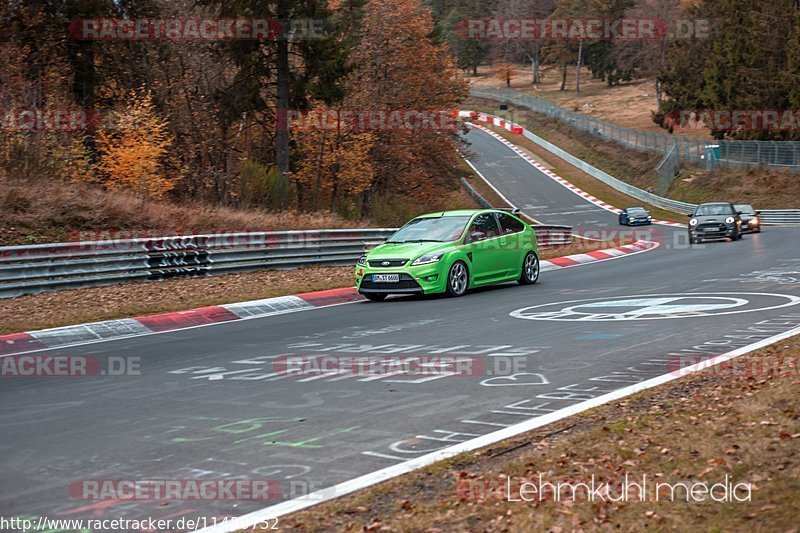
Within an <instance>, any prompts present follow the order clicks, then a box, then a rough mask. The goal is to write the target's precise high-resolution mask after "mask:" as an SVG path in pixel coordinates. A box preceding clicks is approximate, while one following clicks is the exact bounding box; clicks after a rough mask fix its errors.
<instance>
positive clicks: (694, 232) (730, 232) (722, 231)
mask: <svg viewBox="0 0 800 533" xmlns="http://www.w3.org/2000/svg"><path fill="white" fill-rule="evenodd" d="M689 235H690V236H691V237H693V238H695V239H726V238H729V237H730V238H733V236H734V235H736V226H733V225H725V226H719V227H715V228H708V227H703V226H702V225H701V226H699V227H697V228H689Z"/></svg>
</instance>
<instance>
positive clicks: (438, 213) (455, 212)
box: [416, 209, 510, 218]
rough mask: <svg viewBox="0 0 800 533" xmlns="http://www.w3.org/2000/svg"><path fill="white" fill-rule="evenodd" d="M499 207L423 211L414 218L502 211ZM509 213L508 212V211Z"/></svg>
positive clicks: (463, 215)
mask: <svg viewBox="0 0 800 533" xmlns="http://www.w3.org/2000/svg"><path fill="white" fill-rule="evenodd" d="M502 212H503V211H501V210H499V209H454V210H452V211H435V212H433V213H425V214H424V215H420V216H418V217H416V218H441V217H465V216H472V215H476V214H478V213H502ZM509 214H510V213H509Z"/></svg>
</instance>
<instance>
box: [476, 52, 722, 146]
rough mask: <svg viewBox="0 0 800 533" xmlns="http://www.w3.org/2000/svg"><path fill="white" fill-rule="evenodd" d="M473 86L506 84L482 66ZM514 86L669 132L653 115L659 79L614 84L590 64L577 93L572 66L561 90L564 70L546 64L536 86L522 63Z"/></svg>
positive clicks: (691, 133)
mask: <svg viewBox="0 0 800 533" xmlns="http://www.w3.org/2000/svg"><path fill="white" fill-rule="evenodd" d="M470 82H471V86H472V87H475V88H480V87H505V82H504V81H501V80H498V79H497V78H496V77H495V76H494V74H493V73H492V71H491V69H490V68H489V67H482V68H480V69H478V77H477V78H470ZM511 88H512V89H514V90H517V91H521V92H526V93H528V94H532V95H534V96H538V97H539V98H542V99H544V100H548V101H550V102H553V103H555V104H558V105H560V106H561V107H563V108H565V109H569V110H570V111H577V112H579V113H583V114H586V115H589V116H591V117H593V118H596V119H599V120H605V121H607V122H612V123H614V124H619V125H620V126H624V127H626V128H634V129H637V130H642V131H649V132H654V133H662V134H663V133H666V130H664V129H662V128H661V127H659V126H658V124H656V123H655V122H653V120H652V118H651V113H652V112H654V111H656V107H657V103H656V97H655V80H654V79H652V78H646V79H643V80H635V81H632V82H629V83H622V84H621V85H616V86H614V87H609V86H608V84H607V83H606V82H604V81H602V80H599V79H593V78H592V73H591V71H589V68H588V67H584V69H583V70H582V71H581V92H580V94H578V93H576V92H575V68H574V67H573V68H571V69H570V71H569V73H568V76H567V87H566V90H565V91H561V90H560V88H561V69H560V68H559V67H551V66H548V67H544V68H543V69H542V83H540V84H539V85H538V86H536V87H534V86H533V84H531V73H530V68H525V67H522V66H518V67H517V68H516V69H515V72H514V76H513V78H512V80H511ZM676 134H677V135H680V136H687V137H692V138H702V139H710V136H709V135H708V133H707V132H703V131H698V130H685V131H678V132H676Z"/></svg>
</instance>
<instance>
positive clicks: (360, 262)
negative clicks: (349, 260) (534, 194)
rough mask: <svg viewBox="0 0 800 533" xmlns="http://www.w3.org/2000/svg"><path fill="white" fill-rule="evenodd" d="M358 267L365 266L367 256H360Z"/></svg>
mask: <svg viewBox="0 0 800 533" xmlns="http://www.w3.org/2000/svg"><path fill="white" fill-rule="evenodd" d="M358 266H360V267H365V266H367V256H366V255H362V256H361V257H359V258H358Z"/></svg>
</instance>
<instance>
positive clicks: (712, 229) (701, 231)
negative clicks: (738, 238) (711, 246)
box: [695, 224, 728, 236]
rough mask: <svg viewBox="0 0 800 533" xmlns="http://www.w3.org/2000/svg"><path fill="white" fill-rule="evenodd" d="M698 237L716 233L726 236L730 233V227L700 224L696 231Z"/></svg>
mask: <svg viewBox="0 0 800 533" xmlns="http://www.w3.org/2000/svg"><path fill="white" fill-rule="evenodd" d="M695 231H696V232H697V234H698V235H701V236H702V235H714V234H715V233H722V234H725V233H727V232H728V226H726V225H725V224H700V225H699V226H697V229H695Z"/></svg>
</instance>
